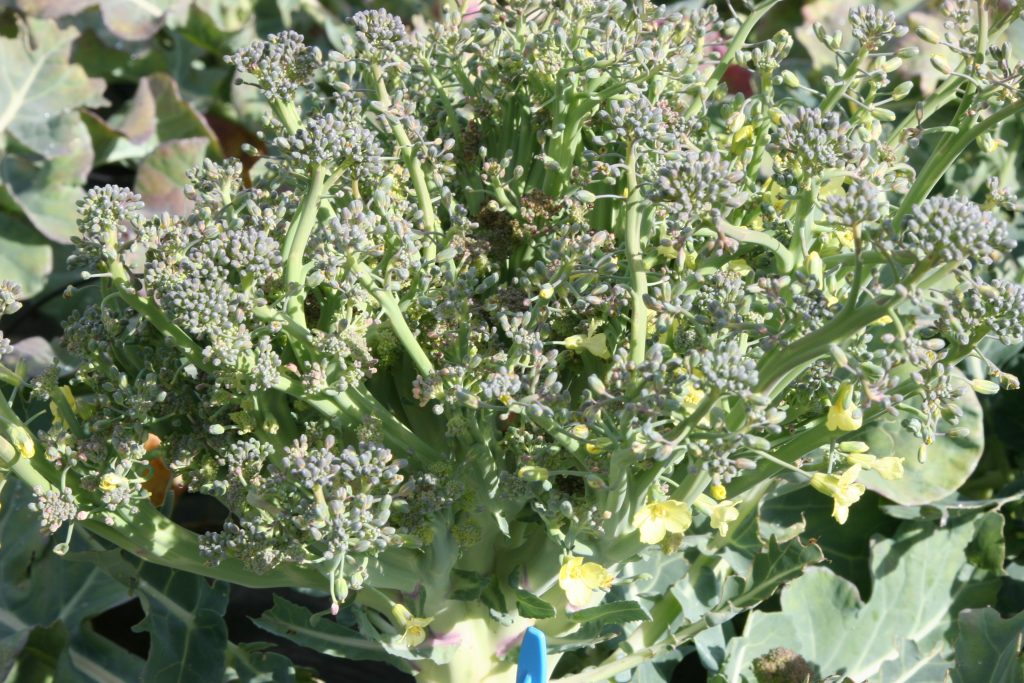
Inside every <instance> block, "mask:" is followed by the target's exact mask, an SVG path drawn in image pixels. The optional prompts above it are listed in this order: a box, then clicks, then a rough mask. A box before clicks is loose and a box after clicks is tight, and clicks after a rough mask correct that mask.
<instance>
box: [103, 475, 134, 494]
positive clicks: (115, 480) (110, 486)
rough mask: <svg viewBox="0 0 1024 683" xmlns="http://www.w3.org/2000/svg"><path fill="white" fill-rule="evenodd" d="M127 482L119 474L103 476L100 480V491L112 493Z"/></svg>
mask: <svg viewBox="0 0 1024 683" xmlns="http://www.w3.org/2000/svg"><path fill="white" fill-rule="evenodd" d="M127 483H128V480H127V479H125V478H124V477H122V476H121V475H120V474H114V473H109V474H104V475H103V476H102V477H101V478H100V489H101V490H103V491H113V490H114V489H116V488H117V487H118V486H122V485H124V484H127Z"/></svg>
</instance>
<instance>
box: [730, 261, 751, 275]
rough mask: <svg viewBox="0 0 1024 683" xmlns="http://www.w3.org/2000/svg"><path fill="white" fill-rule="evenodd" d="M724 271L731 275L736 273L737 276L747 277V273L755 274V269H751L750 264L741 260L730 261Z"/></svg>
mask: <svg viewBox="0 0 1024 683" xmlns="http://www.w3.org/2000/svg"><path fill="white" fill-rule="evenodd" d="M723 270H725V271H726V272H729V273H736V274H737V275H746V274H747V273H752V272H754V269H753V268H751V267H750V264H749V263H747V262H746V261H744V260H743V259H741V258H737V259H733V260H731V261H729V262H728V263H726V264H725V267H724V268H723Z"/></svg>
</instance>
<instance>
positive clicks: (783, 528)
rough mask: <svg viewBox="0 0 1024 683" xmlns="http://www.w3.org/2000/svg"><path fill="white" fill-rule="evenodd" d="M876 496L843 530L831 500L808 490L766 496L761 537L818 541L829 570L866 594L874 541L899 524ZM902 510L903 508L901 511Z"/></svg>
mask: <svg viewBox="0 0 1024 683" xmlns="http://www.w3.org/2000/svg"><path fill="white" fill-rule="evenodd" d="M878 503H879V497H878V496H877V495H875V494H868V495H866V496H864V498H863V499H861V500H860V501H859V502H858V503H857V504H856V505H855V506H854V507H853V510H852V511H851V512H850V518H849V520H847V522H846V524H844V525H842V526H840V525H839V523H838V522H836V521H835V519H833V517H832V499H831V498H829V497H828V496H823V495H822V494H820V493H818V492H817V491H815V490H814V489H812V488H811V487H809V486H801V487H800V488H798V489H795V490H791V491H787V492H785V493H782V494H781V495H774V494H773V495H770V496H767V497H766V498H765V499H764V501H763V502H762V503H761V516H760V519H759V524H760V530H761V533H762V534H763V535H765V536H775V537H776V538H779V539H780V540H785V539H787V538H789V537H790V536H791V534H792V533H793V531H794V530H796V531H797V532H798V533H799V534H800V536H801V537H802V538H803V539H804V540H805V542H806V541H809V540H810V539H812V538H813V539H815V542H816V543H817V545H818V547H820V548H821V551H822V552H823V553H824V554H825V561H826V562H827V563H828V566H829V567H830V568H831V569H832V570H833V571H834V572H836V573H837V574H839V575H840V576H843V577H846V578H847V579H850V580H851V581H853V582H854V583H855V584H856V585H857V587H858V588H859V589H861V590H862V591H865V592H867V591H868V590H870V587H871V566H870V561H869V557H868V550H869V548H870V542H871V537H872V536H873V535H875V534H879V533H888V532H889V531H895V529H896V526H897V525H898V522H897V521H896V520H894V519H892V518H890V517H888V516H887V515H886V514H884V513H883V512H882V511H881V509H880V507H879V504H878ZM901 509H903V508H901Z"/></svg>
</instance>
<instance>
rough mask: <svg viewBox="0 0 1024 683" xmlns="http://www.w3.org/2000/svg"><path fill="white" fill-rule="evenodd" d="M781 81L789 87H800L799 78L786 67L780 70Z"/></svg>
mask: <svg viewBox="0 0 1024 683" xmlns="http://www.w3.org/2000/svg"><path fill="white" fill-rule="evenodd" d="M782 82H783V83H785V84H786V86H787V87H789V88H799V87H800V79H799V78H797V75H796V74H795V73H793V72H792V71H790V70H789V69H786V70H785V71H783V72H782Z"/></svg>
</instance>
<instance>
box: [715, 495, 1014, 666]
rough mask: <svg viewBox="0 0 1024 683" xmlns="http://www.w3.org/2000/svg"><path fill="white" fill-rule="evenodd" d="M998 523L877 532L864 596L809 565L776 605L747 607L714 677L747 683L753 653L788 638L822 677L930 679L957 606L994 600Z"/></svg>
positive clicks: (995, 518) (983, 519)
mask: <svg viewBox="0 0 1024 683" xmlns="http://www.w3.org/2000/svg"><path fill="white" fill-rule="evenodd" d="M1001 525H1002V516H1001V515H999V514H997V513H992V512H986V513H983V514H980V515H977V516H975V517H973V518H969V519H964V520H958V522H957V523H955V524H952V525H950V526H948V527H946V528H940V527H938V526H936V525H934V524H932V523H929V522H908V523H905V524H903V525H901V526H900V528H899V530H898V532H897V533H896V536H895V537H894V538H891V539H890V538H882V539H879V540H877V542H876V543H875V545H874V547H873V548H872V554H871V556H872V563H871V565H872V576H873V581H874V583H873V587H872V592H871V599H870V600H869V601H867V602H864V601H862V600H861V597H860V595H859V594H858V591H857V589H856V587H855V586H854V585H853V584H852V583H850V582H849V581H847V580H846V579H843V578H842V577H839V576H837V575H836V574H834V573H833V572H832V571H830V570H828V569H825V568H823V567H817V568H812V569H810V570H808V571H807V572H806V573H805V574H804V575H803V576H801V577H800V578H798V579H796V580H795V581H793V582H792V583H790V584H789V586H787V587H786V588H785V589H783V591H782V597H781V611H779V612H760V611H755V612H752V613H751V614H750V617H749V618H748V620H747V623H746V627H745V630H744V635H743V636H742V637H740V638H734V639H733V640H732V641H730V643H729V647H728V659H727V666H726V668H725V670H724V672H723V675H722V678H721V679H720V680H722V681H728V682H729V683H735V682H737V681H745V682H749V683H753V681H754V676H753V672H752V670H751V663H752V661H753V660H754V659H755V658H757V657H759V656H761V655H763V654H765V653H767V652H768V651H770V650H772V649H773V648H776V647H785V648H788V649H790V650H793V651H794V652H798V653H800V654H801V655H802V656H803V657H804V658H805V659H806V660H807V661H808V662H809V663H811V664H812V665H814V666H816V667H817V669H818V672H819V674H820V675H822V676H827V675H832V674H836V673H838V674H842V675H845V676H848V677H850V678H852V679H854V680H867V679H871V680H872V681H878V682H879V683H886V682H889V681H895V680H900V681H904V682H907V683H909V682H911V681H919V682H920V683H934V681H935V680H936V679H935V678H934V677H929V676H933V675H934V672H935V671H936V670H940V668H941V667H942V666H945V667H947V668H948V661H949V658H950V657H951V656H952V641H953V638H954V636H955V632H956V623H955V619H956V615H957V613H959V611H960V610H962V609H965V608H968V607H976V606H980V605H985V604H988V603H990V602H991V601H992V600H994V599H995V596H996V592H997V591H998V588H999V579H998V576H999V573H1000V572H1001V566H1000V565H1001V556H1000V557H998V558H997V557H996V556H999V552H1000V549H1001V548H1002V541H1001V538H1000V539H999V541H998V542H997V543H995V547H994V548H993V547H992V546H993V543H992V539H991V534H990V533H989V531H990V530H991V529H992V528H993V527H999V528H1001ZM978 535H980V536H981V537H982V540H981V541H976V540H975V536H978ZM979 544H980V545H979ZM996 559H998V560H999V562H998V563H997V562H996V561H995V560H996ZM972 560H973V561H974V562H977V563H978V564H980V565H981V566H978V564H973V563H972ZM993 565H995V566H993Z"/></svg>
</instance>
